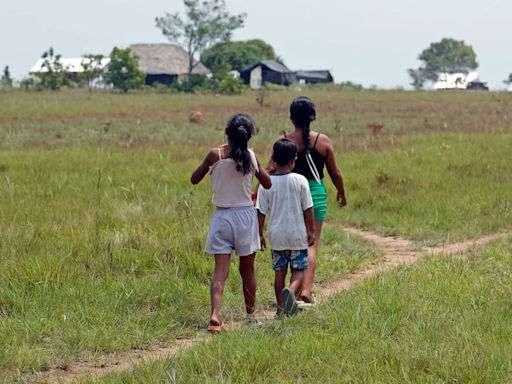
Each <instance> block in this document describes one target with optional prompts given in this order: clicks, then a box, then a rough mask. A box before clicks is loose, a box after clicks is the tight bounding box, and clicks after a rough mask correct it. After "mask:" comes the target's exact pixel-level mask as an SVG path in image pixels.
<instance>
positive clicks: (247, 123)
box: [226, 113, 254, 175]
mask: <svg viewBox="0 0 512 384" xmlns="http://www.w3.org/2000/svg"><path fill="white" fill-rule="evenodd" d="M253 133H254V123H253V121H252V119H251V117H250V116H248V115H245V114H243V113H237V114H235V115H233V116H231V118H230V119H229V120H228V124H227V127H226V134H227V135H228V142H229V146H230V147H231V153H230V155H229V157H230V158H231V159H233V161H234V162H235V164H236V170H237V171H238V172H242V173H243V174H244V175H246V174H247V173H249V172H250V171H251V168H252V162H251V155H250V153H249V149H248V148H247V142H248V141H249V140H250V138H251V137H252V135H253Z"/></svg>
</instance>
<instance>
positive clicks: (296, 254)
mask: <svg viewBox="0 0 512 384" xmlns="http://www.w3.org/2000/svg"><path fill="white" fill-rule="evenodd" d="M271 253H272V269H273V270H274V271H286V270H287V269H288V264H290V267H291V269H308V250H307V249H301V250H284V251H274V250H271Z"/></svg>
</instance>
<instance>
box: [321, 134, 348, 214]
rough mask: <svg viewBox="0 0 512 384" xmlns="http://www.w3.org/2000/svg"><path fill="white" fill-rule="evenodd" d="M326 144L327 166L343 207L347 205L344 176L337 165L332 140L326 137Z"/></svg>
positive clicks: (337, 197)
mask: <svg viewBox="0 0 512 384" xmlns="http://www.w3.org/2000/svg"><path fill="white" fill-rule="evenodd" d="M322 136H324V137H325V139H326V140H327V142H326V166H327V172H328V173H329V176H330V177H331V180H332V183H333V184H334V186H335V187H336V189H337V191H338V193H337V194H336V200H337V201H338V204H339V206H340V208H341V207H344V206H345V205H347V198H346V197H345V186H344V184H343V176H342V175H341V171H340V169H339V168H338V164H336V156H335V154H334V148H333V146H332V143H331V140H330V139H329V138H328V137H327V136H325V135H322Z"/></svg>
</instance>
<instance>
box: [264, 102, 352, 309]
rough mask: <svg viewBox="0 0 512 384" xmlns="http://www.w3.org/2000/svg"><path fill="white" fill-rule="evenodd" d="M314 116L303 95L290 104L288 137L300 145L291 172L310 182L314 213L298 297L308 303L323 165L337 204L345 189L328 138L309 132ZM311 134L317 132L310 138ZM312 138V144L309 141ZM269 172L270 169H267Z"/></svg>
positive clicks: (321, 214) (322, 200)
mask: <svg viewBox="0 0 512 384" xmlns="http://www.w3.org/2000/svg"><path fill="white" fill-rule="evenodd" d="M315 119H316V108H315V104H314V103H313V101H312V100H311V99H310V98H308V97H304V96H299V97H297V98H295V99H294V100H293V102H292V103H291V105H290V120H291V121H292V123H293V125H294V127H295V131H294V132H293V133H291V134H289V135H288V136H287V135H286V134H285V137H288V138H289V139H291V140H292V141H294V142H295V144H297V145H298V146H299V148H300V150H299V153H298V154H297V160H296V162H295V168H294V169H293V172H296V173H299V174H301V175H303V176H304V177H305V178H306V179H307V180H308V183H309V187H310V192H311V196H312V198H313V204H314V206H313V211H314V216H315V244H314V245H313V246H311V247H308V264H309V269H307V270H305V272H304V278H303V280H302V290H301V293H300V295H299V299H300V300H302V301H304V302H306V303H311V302H312V300H313V296H312V289H313V282H314V277H315V269H316V254H317V251H318V244H319V240H320V234H321V232H322V225H323V222H324V221H325V218H326V209H327V191H326V188H325V185H324V180H323V179H324V168H327V172H328V174H329V176H330V179H331V180H332V182H333V184H334V186H335V187H336V189H337V196H336V200H337V201H338V204H339V206H340V207H343V206H345V205H346V203H347V201H346V197H345V188H344V183H343V177H342V175H341V171H340V170H339V168H338V166H337V164H336V157H335V154H334V148H333V146H332V143H331V140H330V139H329V137H328V136H327V135H325V134H320V133H316V132H313V133H312V132H311V131H310V125H311V122H313V121H314V120H315ZM310 134H313V135H316V137H314V141H313V140H312V139H313V138H310ZM311 141H313V143H311ZM269 170H270V171H272V169H271V168H270V169H269Z"/></svg>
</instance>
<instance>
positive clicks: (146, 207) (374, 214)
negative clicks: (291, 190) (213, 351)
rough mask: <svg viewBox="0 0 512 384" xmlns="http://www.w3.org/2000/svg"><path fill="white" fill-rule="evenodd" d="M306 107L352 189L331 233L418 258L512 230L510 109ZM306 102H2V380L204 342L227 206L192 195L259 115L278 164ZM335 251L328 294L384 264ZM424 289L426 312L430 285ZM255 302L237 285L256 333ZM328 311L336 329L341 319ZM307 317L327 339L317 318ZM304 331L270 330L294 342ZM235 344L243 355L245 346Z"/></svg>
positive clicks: (472, 104) (402, 104) (71, 98)
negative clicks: (208, 164) (436, 248)
mask: <svg viewBox="0 0 512 384" xmlns="http://www.w3.org/2000/svg"><path fill="white" fill-rule="evenodd" d="M305 93H306V94H308V95H309V96H311V97H312V98H313V99H314V100H315V101H316V102H317V104H318V121H317V122H315V125H314V129H318V130H320V131H322V132H325V133H327V134H329V135H330V136H331V138H332V139H333V142H334V145H335V147H336V149H337V152H338V159H339V162H340V164H341V167H342V170H343V173H344V175H345V179H346V184H347V195H348V202H349V205H348V207H347V208H345V209H343V210H340V209H337V208H335V204H334V201H333V196H334V193H332V192H333V190H332V188H331V187H330V188H331V189H330V191H331V193H330V199H331V200H330V209H329V220H330V221H335V222H340V223H344V224H349V225H357V226H362V227H365V228H368V229H370V230H374V231H378V232H380V233H384V234H399V235H402V236H406V237H410V238H413V239H414V240H416V241H418V243H419V244H438V243H442V242H446V241H451V240H454V239H463V238H468V237H475V236H478V235H481V234H485V233H492V232H495V231H498V230H501V229H503V228H506V227H509V226H510V225H511V224H512V197H511V194H510V191H512V181H511V180H512V164H511V163H510V148H511V147H512V98H511V97H510V95H508V94H497V93H469V92H468V93H412V92H363V93H335V92H326V91H321V90H308V91H307V92H305ZM296 95H298V93H294V92H279V93H267V94H266V95H265V96H264V98H265V102H264V106H260V105H259V104H258V103H257V102H256V101H255V98H256V96H257V94H255V93H248V94H246V95H243V96H239V97H227V96H211V95H210V96H203V95H158V94H128V95H113V94H107V93H105V94H103V93H98V94H87V93H74V92H62V93H25V92H0V150H1V151H0V178H1V180H2V183H0V197H1V201H2V203H1V204H0V345H1V346H2V348H0V377H2V376H7V375H9V377H18V378H20V377H21V378H23V377H24V375H25V374H26V373H29V372H30V371H31V370H43V369H46V368H48V367H55V366H61V367H65V366H66V365H67V364H68V363H70V362H72V361H75V360H77V359H79V358H80V359H84V360H88V359H92V358H94V356H95V355H101V354H104V353H106V352H109V351H115V350H124V349H129V348H133V347H137V348H146V347H150V346H152V345H155V344H161V343H163V344H165V343H171V342H172V340H173V339H175V338H176V337H179V336H187V335H192V334H194V333H196V332H197V329H198V328H200V329H202V328H203V327H204V324H205V323H206V321H207V318H208V313H209V299H208V284H209V278H210V274H211V271H212V261H211V259H209V258H207V257H205V256H203V246H204V241H205V236H206V231H207V227H208V221H209V216H210V214H211V212H212V211H213V207H212V206H211V202H210V199H211V193H210V187H209V185H208V183H207V182H205V183H202V184H201V185H199V186H198V187H193V186H192V185H190V183H189V181H188V178H189V176H190V173H191V171H192V170H193V168H194V167H195V166H196V165H197V164H198V162H199V161H200V160H201V159H202V157H203V156H204V154H205V152H206V150H207V149H208V148H209V147H211V146H213V145H216V144H219V143H221V142H222V141H223V140H224V137H223V132H222V130H223V125H224V123H225V121H226V120H227V118H228V117H229V116H230V114H232V113H234V112H238V111H244V112H248V113H250V114H251V115H253V117H254V119H255V121H256V123H257V126H258V127H259V134H258V135H257V136H256V137H255V138H254V139H253V140H252V141H251V144H252V145H253V146H254V148H255V150H256V153H257V154H258V155H259V157H260V159H261V161H262V162H263V163H265V162H266V158H267V157H268V155H269V150H270V148H271V145H272V143H273V141H274V140H275V139H276V138H277V137H278V136H279V134H280V132H281V131H282V130H285V129H290V127H291V125H290V124H289V121H288V113H287V108H288V105H289V103H290V101H291V100H292V99H293V97H295V96H296ZM191 111H201V112H202V113H203V116H204V120H205V121H204V123H202V124H200V125H198V124H192V123H190V122H189V121H188V116H189V113H190V112H191ZM375 122H377V123H379V124H383V125H384V127H383V128H382V131H381V132H380V133H379V134H377V135H374V134H372V133H371V130H370V129H369V128H368V125H369V124H371V123H375ZM322 242H323V244H322V249H321V255H320V262H319V271H318V275H317V279H318V281H319V282H323V281H326V280H328V279H331V278H332V277H334V276H339V275H342V274H345V273H348V272H351V271H354V270H356V269H358V268H360V267H361V266H363V265H367V264H369V263H373V262H375V261H376V260H378V259H379V257H380V253H379V251H378V250H377V249H376V248H375V247H374V246H373V245H372V244H368V243H366V242H364V241H362V240H360V239H357V238H354V237H347V236H345V235H343V234H340V233H339V232H337V231H336V230H335V229H333V228H328V229H326V231H325V232H324V234H323V237H322ZM500 247H501V248H500V249H509V248H506V247H505V248H503V247H504V246H503V245H500ZM509 253H510V252H509ZM438 264H442V265H444V264H443V263H438ZM428 265H430V264H428V263H427V266H428ZM433 265H437V264H433ZM461 265H462V264H461ZM233 267H235V265H233ZM456 267H457V265H452V264H450V263H448V264H446V268H456ZM422 268H426V267H425V266H422ZM428 268H434V267H433V266H428ZM233 272H236V268H234V270H233ZM407 273H409V272H407ZM257 274H258V280H259V298H258V302H259V305H260V307H271V306H272V302H273V293H272V287H271V279H272V271H271V269H270V260H269V255H268V254H261V255H259V256H258V257H257ZM411 276H413V277H414V276H416V275H414V274H413V275H411ZM390 279H391V280H389V281H391V282H392V281H393V278H390ZM395 282H396V281H395ZM416 283H417V284H416V285H415V287H417V288H416V289H413V288H410V289H411V290H412V292H411V295H413V294H419V292H420V288H419V287H422V284H427V282H425V281H422V280H418V281H417V282H416ZM434 288H435V287H434ZM434 288H432V289H434ZM407 289H409V288H407ZM422 289H423V288H422ZM379 290H382V295H386V294H388V295H392V294H393V291H389V292H388V291H387V290H385V289H384V288H382V289H381V288H379ZM240 291H241V289H240V281H239V277H238V276H237V273H232V274H231V276H230V278H229V283H228V290H227V292H226V295H225V311H226V316H227V317H228V318H235V319H237V318H241V317H242V305H241V303H242V299H241V292H240ZM440 292H442V291H440ZM433 294H434V293H433ZM339 300H348V302H350V301H351V300H355V297H352V296H350V295H348V296H347V297H345V296H343V297H342V298H340V299H339ZM337 301H338V299H337V300H336V301H334V302H337ZM348 302H345V304H343V306H346V305H348ZM352 305H355V304H354V303H352ZM320 312H321V313H322V316H331V315H332V316H335V315H334V313H336V312H335V311H334V312H333V310H331V307H330V305H328V306H327V307H326V309H325V310H324V309H322V311H320ZM341 315H342V314H340V313H338V315H336V316H341ZM308 316H311V317H312V319H311V321H313V323H312V324H316V323H315V321H316V320H314V316H317V315H314V314H311V315H308ZM318 316H320V315H319V314H318ZM294 321H295V320H293V321H289V322H288V321H287V322H285V323H283V324H284V325H283V326H281V325H278V324H276V325H273V326H271V328H272V327H277V328H280V327H282V328H281V329H282V331H283V332H285V333H286V332H288V329H292V330H291V331H290V332H292V333H293V332H294V331H293V328H290V327H294V326H295V325H294V324H295V323H294ZM301 321H302V320H297V322H298V323H297V324H302V323H300V322H301ZM308 321H309V320H308ZM308 321H305V322H306V323H307V322H308ZM297 326H299V325H297ZM261 332H263V336H265V332H270V330H269V329H266V330H264V331H261ZM272 332H273V331H272ZM272 332H270V333H268V334H267V335H266V336H265V337H266V338H267V339H268V340H270V339H269V338H271V337H272ZM418 332H419V331H418ZM258 334H259V333H258ZM263 336H261V337H263ZM229 337H233V343H235V342H236V338H237V337H240V336H237V335H233V336H229ZM244 337H245V336H244ZM255 337H256V336H255ZM226 340H227V339H226ZM255 342H256V341H255ZM269 343H280V340H279V338H274V339H273V341H269ZM262 345H263V344H262ZM326 345H327V344H326ZM204 348H209V347H204ZM217 348H218V346H217ZM318 348H320V345H318ZM326 350H327V349H326ZM197 351H198V352H193V351H191V352H190V353H191V355H193V354H194V353H199V354H201V353H203V350H202V349H201V348H200V349H198V350H197ZM374 352H375V351H374ZM205 353H206V352H205ZM208 353H210V352H208ZM187 356H188V355H187ZM498 357H499V356H498ZM258 358H259V359H261V358H263V356H259V357H258ZM186 359H191V360H186ZM192 360H193V358H190V357H186V358H185V360H180V362H179V363H177V364H179V365H172V367H173V368H172V369H174V370H179V371H180V372H182V373H180V374H183V375H184V377H190V380H191V381H195V379H194V377H195V376H193V375H194V374H195V373H194V372H196V373H197V372H199V373H198V374H199V375H203V374H205V372H209V373H208V374H210V373H211V374H213V371H211V370H208V371H200V370H199V371H198V370H197V369H196V368H194V366H193V364H192V363H191V361H192ZM167 364H171V363H167ZM172 364H174V363H172ZM183 367H191V371H190V372H188V373H186V372H185V371H186V369H185V368H183ZM148 369H150V368H148ZM162 369H167V368H162ZM172 369H171V371H168V372H172ZM187 369H188V368H187ZM209 369H210V368H209ZM272 369H274V368H272ZM275 369H277V368H275ZM375 369H376V370H378V369H380V368H378V366H376V368H375ZM411 369H412V368H411ZM235 370H236V369H235ZM271 371H272V370H271ZM411 372H412V371H411ZM331 373H332V372H331ZM231 374H233V375H235V376H232V377H231V379H230V380H232V381H237V380H238V378H237V376H236V374H237V373H233V372H232V373H231ZM240 374H245V373H243V372H241V373H240ZM415 374H417V373H415ZM141 375H143V373H141ZM354 375H355V376H354V377H363V376H357V375H359V373H357V375H356V373H354ZM138 377H139V378H140V377H142V376H138ZM197 377H200V376H197ZM212 377H213V376H212ZM240 377H242V376H240ZM308 377H309V376H308ZM340 377H341V376H340ZM344 377H345V376H344ZM346 377H348V376H346ZM475 377H476V376H475ZM154 380H156V381H160V380H161V379H157V378H156V376H155V377H154ZM215 380H216V379H213V378H212V381H215ZM287 380H288V381H294V379H293V378H292V377H288V379H287ZM377 381H378V380H377ZM383 381H386V380H383ZM438 381H439V380H438ZM466 381H467V380H466ZM469 381H471V380H469ZM227 382H229V380H228V381H227ZM284 382H287V381H286V380H285V381H284ZM474 382H478V380H476V381H474Z"/></svg>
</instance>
